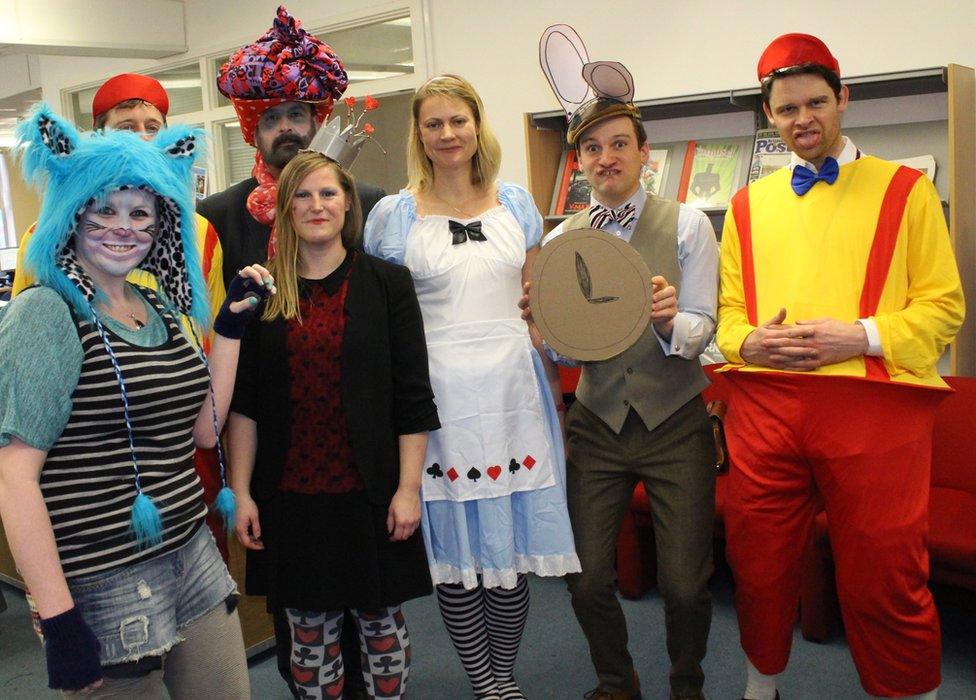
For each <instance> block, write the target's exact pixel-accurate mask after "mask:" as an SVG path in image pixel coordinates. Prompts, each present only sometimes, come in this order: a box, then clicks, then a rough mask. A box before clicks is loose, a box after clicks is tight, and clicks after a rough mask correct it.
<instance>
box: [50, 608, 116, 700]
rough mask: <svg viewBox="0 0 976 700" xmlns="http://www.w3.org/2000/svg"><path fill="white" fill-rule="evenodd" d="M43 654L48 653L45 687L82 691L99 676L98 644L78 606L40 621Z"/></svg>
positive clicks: (100, 668)
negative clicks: (42, 634) (42, 636)
mask: <svg viewBox="0 0 976 700" xmlns="http://www.w3.org/2000/svg"><path fill="white" fill-rule="evenodd" d="M41 631H42V632H43V633H44V654H45V656H47V687H48V688H53V689H55V690H81V689H82V688H85V687H87V686H89V685H91V684H92V683H95V682H96V681H99V680H101V678H102V664H101V662H100V661H99V658H98V651H99V649H100V648H101V645H100V644H99V643H98V639H96V638H95V634H94V633H93V632H92V631H91V628H90V627H89V626H88V624H87V623H86V622H85V621H84V619H82V617H81V613H80V612H78V608H71V610H68V611H66V612H63V613H61V614H60V615H55V616H54V617H52V618H49V619H47V620H41Z"/></svg>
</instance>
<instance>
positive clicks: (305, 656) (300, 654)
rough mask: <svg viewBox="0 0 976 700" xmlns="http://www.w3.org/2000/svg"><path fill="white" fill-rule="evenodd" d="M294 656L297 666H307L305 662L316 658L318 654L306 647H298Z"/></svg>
mask: <svg viewBox="0 0 976 700" xmlns="http://www.w3.org/2000/svg"><path fill="white" fill-rule="evenodd" d="M295 657H296V659H297V661H298V665H299V666H308V665H309V664H308V663H307V662H309V661H316V660H318V658H319V655H318V654H315V653H313V652H312V650H311V649H309V648H308V647H298V651H297V652H295Z"/></svg>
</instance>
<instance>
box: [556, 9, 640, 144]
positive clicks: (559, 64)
mask: <svg viewBox="0 0 976 700" xmlns="http://www.w3.org/2000/svg"><path fill="white" fill-rule="evenodd" d="M539 63H540V65H541V66H542V72H543V73H545V75H546V79H547V80H548V81H549V85H550V87H552V91H553V92H554V93H555V94H556V99H557V100H559V103H560V104H561V105H562V106H563V109H564V110H566V119H567V121H568V122H569V127H568V130H567V131H566V141H567V142H568V143H570V144H575V143H576V139H577V138H579V135H580V134H582V133H583V132H584V131H586V130H587V129H588V128H589V127H590V126H592V125H593V124H595V123H596V122H598V121H603V120H604V119H609V118H610V117H616V116H620V115H629V116H632V117H635V118H636V119H640V110H639V109H637V106H636V105H635V104H634V103H633V99H634V78H633V76H632V75H631V74H630V71H628V70H627V69H626V68H625V67H624V65H623V64H621V63H618V62H617V61H594V62H590V59H589V56H588V54H587V51H586V46H585V45H584V44H583V40H582V39H580V36H579V34H577V33H576V30H575V29H573V28H572V27H570V26H569V25H568V24H554V25H552V26H551V27H548V28H547V29H546V30H545V31H544V32H543V33H542V36H541V37H540V38H539Z"/></svg>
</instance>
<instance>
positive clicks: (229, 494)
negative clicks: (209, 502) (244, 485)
mask: <svg viewBox="0 0 976 700" xmlns="http://www.w3.org/2000/svg"><path fill="white" fill-rule="evenodd" d="M213 509H214V510H215V511H217V512H218V513H220V516H221V517H222V518H223V519H224V530H225V531H227V532H230V531H231V530H233V529H234V518H235V517H237V499H236V498H235V497H234V492H233V491H231V490H230V486H225V487H224V488H222V489H220V491H219V492H218V493H217V498H215V499H214V503H213Z"/></svg>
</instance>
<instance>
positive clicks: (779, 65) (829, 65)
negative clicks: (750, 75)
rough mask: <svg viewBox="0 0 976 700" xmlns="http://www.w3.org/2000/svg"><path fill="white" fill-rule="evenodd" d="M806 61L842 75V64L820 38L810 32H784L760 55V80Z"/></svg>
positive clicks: (838, 75)
mask: <svg viewBox="0 0 976 700" xmlns="http://www.w3.org/2000/svg"><path fill="white" fill-rule="evenodd" d="M804 63H816V64H817V65H819V66H823V67H824V68H826V69H827V70H829V71H831V72H832V73H833V74H834V75H836V76H837V77H838V78H839V77H840V64H839V63H838V62H837V59H836V58H834V55H833V54H832V53H830V49H828V48H827V45H826V44H825V43H823V42H822V41H820V39H818V38H817V37H815V36H811V35H810V34H784V35H783V36H779V37H776V38H775V39H773V41H772V43H770V45H769V46H767V47H766V50H765V51H763V53H762V56H760V57H759V66H758V70H757V72H758V73H759V82H762V81H763V79H765V78H767V77H768V76H769V75H770V74H771V73H775V72H776V71H779V70H783V69H784V68H793V67H794V66H799V65H802V64H804Z"/></svg>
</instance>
